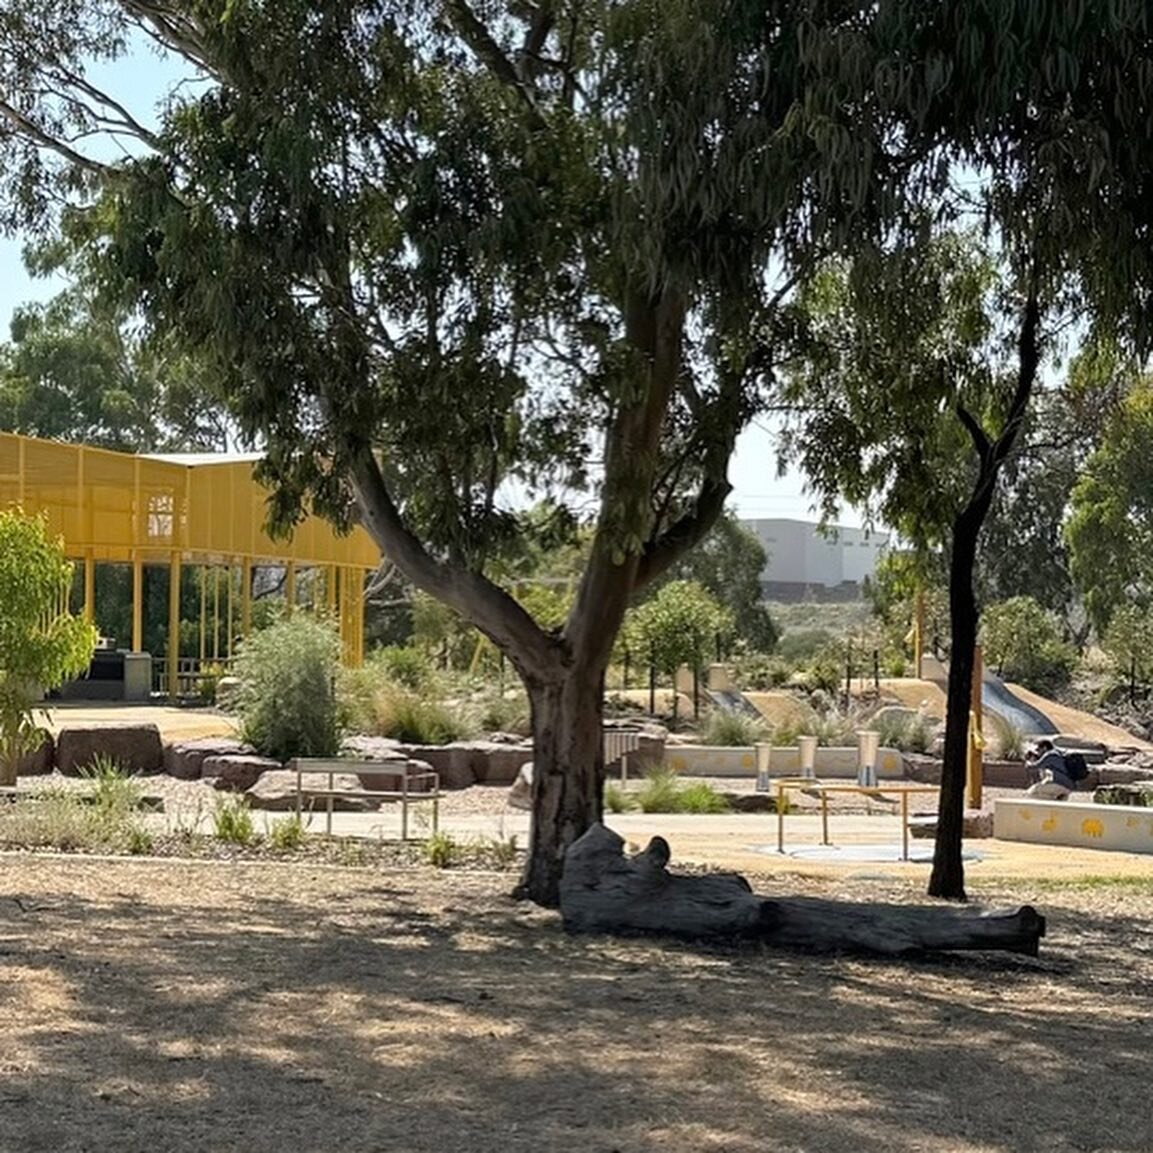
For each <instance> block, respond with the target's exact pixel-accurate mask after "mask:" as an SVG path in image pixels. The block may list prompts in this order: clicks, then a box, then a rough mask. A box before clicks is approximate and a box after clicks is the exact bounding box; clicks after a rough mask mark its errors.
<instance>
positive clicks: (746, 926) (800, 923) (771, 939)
mask: <svg viewBox="0 0 1153 1153" xmlns="http://www.w3.org/2000/svg"><path fill="white" fill-rule="evenodd" d="M668 862H669V846H668V842H667V841H665V839H664V838H663V837H653V839H652V840H651V841H650V842H649V845H648V848H646V849H645V850H644V851H643V852H640V853H637V854H635V855H633V856H631V857H626V856H625V854H624V840H623V839H622V838H621V837H619V836H618V835H617V834H616V833H614V832H613V831H612V830H611V829H607V828H605V826H604V825H600V824H597V825H593V826H592V827H591V828H590V829H589V830H588V831H587V832H586V833H585V834H584V836H582V837H581V838H580V839H579V840H577V841H575V842H574V843H573V844H572V845H571V846H570V847H569V850H568V852H567V853H566V854H565V867H564V874H563V876H562V878H561V883H560V911H561V915H562V917H563V918H564V926H565V928H566V929H567V930H568V931H569V932H574V933H654V934H663V935H668V936H674V937H687V938H691V939H694V940H699V939H702V938H744V939H752V940H760V941H765V942H767V943H769V944H772V945H781V946H785V947H789V948H798V949H806V950H813V951H817V952H838V951H849V952H866V953H881V954H884V955H886V956H900V955H907V954H913V953H923V952H937V951H941V950H953V949H996V950H1003V951H1008V952H1011V953H1025V954H1028V955H1029V956H1033V957H1035V956H1036V955H1037V949H1038V945H1039V942H1040V939H1041V938H1042V937H1043V936H1044V935H1045V918H1044V917H1042V916H1041V915H1040V914H1039V913H1038V912H1037V911H1036V910H1035V909H1033V908H1032V907H1031V906H1029V905H1023V906H1022V907H1021V908H1020V909H1017V910H1014V911H1005V912H997V911H989V912H984V911H981V910H977V909H971V908H962V909H958V908H954V907H948V906H933V905H922V906H907V905H876V904H860V903H851V902H844V901H825V900H818V899H815V898H807V897H790V898H784V899H778V898H768V897H761V896H758V895H757V894H756V893H754V892H753V891H752V888H751V887H750V885H749V883H748V881H746V880H745V878H744V877H742V876H739V875H738V874H736V873H709V874H704V875H699V876H698V875H692V876H686V875H678V874H675V873H670V872H669V871H668V868H667V865H668Z"/></svg>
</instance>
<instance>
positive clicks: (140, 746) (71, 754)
mask: <svg viewBox="0 0 1153 1153" xmlns="http://www.w3.org/2000/svg"><path fill="white" fill-rule="evenodd" d="M97 757H107V758H108V759H110V760H112V761H114V762H115V763H116V764H117V765H119V766H120V768H121V769H123V770H124V772H127V773H158V772H160V770H161V769H162V768H163V767H164V746H163V744H162V743H161V741H160V730H159V729H158V728H157V727H156V726H155V725H65V726H64V727H63V728H62V729H61V730H60V732H59V734H58V736H57V737H56V767H57V768H58V769H59V770H60V771H61V772H62V773H63V774H64V775H65V776H69V777H78V776H80V775H81V774H82V773H83V772H85V771H86V770H87V769H88V768H89V767H90V766H91V765H92V763H93V761H94V760H95V759H96V758H97Z"/></svg>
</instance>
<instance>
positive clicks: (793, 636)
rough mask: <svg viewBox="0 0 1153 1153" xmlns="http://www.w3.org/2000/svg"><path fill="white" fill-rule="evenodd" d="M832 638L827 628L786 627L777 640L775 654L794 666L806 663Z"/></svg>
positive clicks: (827, 644) (830, 641)
mask: <svg viewBox="0 0 1153 1153" xmlns="http://www.w3.org/2000/svg"><path fill="white" fill-rule="evenodd" d="M832 640H833V636H832V634H831V633H830V632H829V630H828V629H804V628H802V629H787V630H786V632H785V634H784V636H782V637H781V639H780V640H779V641H778V642H777V656H778V657H780V659H781V660H782V661H784V662H786V663H787V664H791V665H794V666H795V665H803V664H807V663H808V662H809V661H811V660H812V659H813V658H814V657H815V656H816V655H817V653H819V652H820V651H821V650H822V649H825V648H827V647H828V646H829V645H830V644H831V643H832Z"/></svg>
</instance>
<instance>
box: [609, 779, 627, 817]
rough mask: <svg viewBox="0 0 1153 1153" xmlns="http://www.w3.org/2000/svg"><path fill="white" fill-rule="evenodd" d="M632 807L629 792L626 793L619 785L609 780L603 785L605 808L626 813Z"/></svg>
mask: <svg viewBox="0 0 1153 1153" xmlns="http://www.w3.org/2000/svg"><path fill="white" fill-rule="evenodd" d="M632 807H633V798H632V796H631V794H629V793H626V792H625V790H624V789H622V788H621V787H620V785H618V784H615V783H614V782H613V781H609V782H608V783H607V784H606V785H605V808H606V809H607V810H608V811H609V812H610V813H627V812H628V811H629V810H630V809H631V808H632Z"/></svg>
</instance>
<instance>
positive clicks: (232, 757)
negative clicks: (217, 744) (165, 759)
mask: <svg viewBox="0 0 1153 1153" xmlns="http://www.w3.org/2000/svg"><path fill="white" fill-rule="evenodd" d="M283 767H284V766H283V765H282V764H281V763H280V762H279V761H274V760H272V759H271V758H270V757H257V756H254V755H252V754H251V753H227V754H225V755H223V756H215V757H205V758H204V760H203V762H202V763H201V766H200V772H201V775H202V776H204V777H205V778H206V779H211V780H212V785H213V788H216V789H220V790H221V791H222V792H230V793H243V792H245V791H246V790H247V789H251V788H252V786H253V785H255V784H256V782H257V781H259V780H260V778H261V777H262V776H263V775H264V774H265V773H271V772H276V771H277V770H278V769H282V768H283ZM293 779H294V780H295V775H294V777H293Z"/></svg>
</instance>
